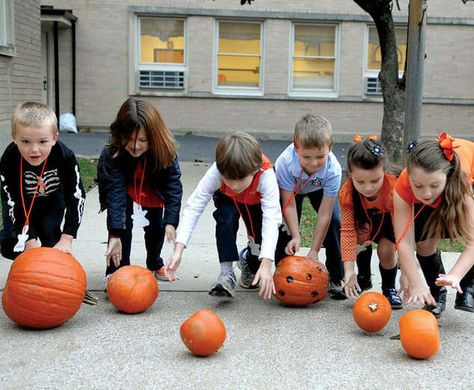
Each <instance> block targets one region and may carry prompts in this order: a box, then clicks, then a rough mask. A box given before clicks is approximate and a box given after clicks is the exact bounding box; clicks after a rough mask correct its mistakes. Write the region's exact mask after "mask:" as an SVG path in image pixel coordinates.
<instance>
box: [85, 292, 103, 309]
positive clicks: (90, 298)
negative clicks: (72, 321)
mask: <svg viewBox="0 0 474 390" xmlns="http://www.w3.org/2000/svg"><path fill="white" fill-rule="evenodd" d="M82 303H85V304H87V305H91V306H95V305H97V303H99V298H97V297H96V296H95V295H94V294H92V293H91V292H90V291H89V290H86V295H85V296H84V299H83V300H82Z"/></svg>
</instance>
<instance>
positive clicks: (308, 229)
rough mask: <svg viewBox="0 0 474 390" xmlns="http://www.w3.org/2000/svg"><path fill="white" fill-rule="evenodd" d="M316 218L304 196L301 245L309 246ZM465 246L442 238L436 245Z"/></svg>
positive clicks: (459, 249) (442, 248)
mask: <svg viewBox="0 0 474 390" xmlns="http://www.w3.org/2000/svg"><path fill="white" fill-rule="evenodd" d="M317 220H318V215H317V214H316V212H315V211H314V209H313V207H312V206H311V203H310V202H309V199H308V198H304V200H303V211H302V213H301V223H300V235H301V246H303V247H308V248H309V247H311V244H312V243H313V233H314V229H315V227H316V221H317ZM465 247H466V245H465V243H464V241H463V240H455V241H453V242H451V241H450V240H448V239H444V240H441V241H440V242H439V245H438V248H439V250H440V251H441V252H462V251H463V250H464V248H465Z"/></svg>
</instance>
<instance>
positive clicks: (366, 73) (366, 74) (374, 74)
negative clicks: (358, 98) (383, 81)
mask: <svg viewBox="0 0 474 390" xmlns="http://www.w3.org/2000/svg"><path fill="white" fill-rule="evenodd" d="M394 27H395V28H406V29H408V26H404V25H395V26H394ZM370 28H374V29H375V30H376V31H377V28H376V26H375V24H367V25H366V26H365V38H364V41H365V45H364V68H363V75H362V79H363V83H362V85H363V88H364V89H363V94H364V95H365V96H368V97H381V96H382V92H380V93H367V85H366V84H367V81H366V80H367V79H368V78H376V79H377V80H378V77H379V73H380V69H379V70H373V69H369V63H368V61H367V59H368V57H369V35H370V34H369V30H370ZM397 49H398V47H397ZM380 66H382V64H380ZM403 72H404V69H398V78H401V77H403ZM377 83H380V81H377ZM380 91H382V89H381V87H380Z"/></svg>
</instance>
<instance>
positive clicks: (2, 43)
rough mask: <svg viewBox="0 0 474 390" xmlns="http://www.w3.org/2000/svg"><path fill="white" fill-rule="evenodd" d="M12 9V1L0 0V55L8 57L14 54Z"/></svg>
mask: <svg viewBox="0 0 474 390" xmlns="http://www.w3.org/2000/svg"><path fill="white" fill-rule="evenodd" d="M14 8H15V2H14V0H0V55H5V56H10V57H13V56H15V54H16V50H15V12H14Z"/></svg>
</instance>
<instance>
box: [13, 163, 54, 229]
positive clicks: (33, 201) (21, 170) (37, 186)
mask: <svg viewBox="0 0 474 390" xmlns="http://www.w3.org/2000/svg"><path fill="white" fill-rule="evenodd" d="M47 161H48V158H46V160H44V163H43V168H41V173H40V176H39V179H38V182H37V183H36V188H35V192H34V193H33V198H32V199H31V203H30V208H29V210H28V212H27V211H26V204H25V197H24V196H23V158H21V159H20V196H21V203H22V205H23V212H24V213H25V225H24V226H28V225H29V222H30V214H31V210H32V209H33V203H35V199H36V194H37V193H38V188H39V187H40V186H41V185H43V186H44V184H43V182H42V181H41V179H42V177H43V173H44V169H45V168H46V162H47Z"/></svg>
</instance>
